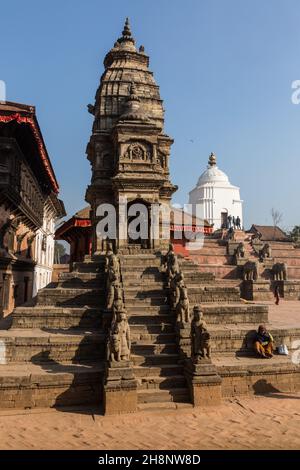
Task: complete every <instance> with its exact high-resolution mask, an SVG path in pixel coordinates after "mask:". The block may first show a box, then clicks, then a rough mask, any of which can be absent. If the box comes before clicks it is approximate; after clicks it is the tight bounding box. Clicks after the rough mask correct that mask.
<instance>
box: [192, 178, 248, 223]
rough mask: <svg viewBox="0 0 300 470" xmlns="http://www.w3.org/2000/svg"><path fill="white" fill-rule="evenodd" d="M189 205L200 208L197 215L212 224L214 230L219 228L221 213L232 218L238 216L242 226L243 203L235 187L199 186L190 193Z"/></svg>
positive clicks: (220, 185)
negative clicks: (195, 205)
mask: <svg viewBox="0 0 300 470" xmlns="http://www.w3.org/2000/svg"><path fill="white" fill-rule="evenodd" d="M189 203H190V204H193V205H194V204H197V205H199V206H200V212H199V214H201V216H202V217H203V218H204V219H206V220H207V221H208V222H209V223H210V224H214V229H215V230H217V229H219V228H221V213H222V212H227V214H228V215H231V216H234V217H237V216H239V217H240V219H241V226H243V207H242V205H243V202H242V201H241V199H240V190H239V188H238V187H236V186H232V185H222V184H221V183H220V184H219V185H212V184H206V185H203V186H199V187H197V188H195V189H193V190H192V191H191V192H190V198H189ZM202 214H203V215H202Z"/></svg>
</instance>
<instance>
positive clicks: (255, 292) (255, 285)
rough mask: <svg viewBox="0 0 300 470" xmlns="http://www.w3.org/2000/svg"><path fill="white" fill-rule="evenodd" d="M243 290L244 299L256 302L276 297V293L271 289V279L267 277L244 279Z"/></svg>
mask: <svg viewBox="0 0 300 470" xmlns="http://www.w3.org/2000/svg"><path fill="white" fill-rule="evenodd" d="M241 292H242V297H243V299H246V300H254V301H256V302H260V301H263V300H272V299H273V298H274V294H273V292H272V291H271V286H270V281H269V280H266V279H257V280H256V281H243V282H242V286H241Z"/></svg>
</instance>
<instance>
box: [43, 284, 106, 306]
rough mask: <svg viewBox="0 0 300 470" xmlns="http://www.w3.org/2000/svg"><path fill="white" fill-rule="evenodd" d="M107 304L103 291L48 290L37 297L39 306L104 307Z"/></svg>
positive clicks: (45, 289)
mask: <svg viewBox="0 0 300 470" xmlns="http://www.w3.org/2000/svg"><path fill="white" fill-rule="evenodd" d="M104 303H105V298H104V291H103V289H84V288H82V289H68V288H65V289H62V288H48V287H45V288H44V289H42V290H40V291H39V292H38V294H37V297H36V304H37V305H53V306H57V307H58V306H66V307H67V306H84V305H93V306H99V307H100V306H103V305H104Z"/></svg>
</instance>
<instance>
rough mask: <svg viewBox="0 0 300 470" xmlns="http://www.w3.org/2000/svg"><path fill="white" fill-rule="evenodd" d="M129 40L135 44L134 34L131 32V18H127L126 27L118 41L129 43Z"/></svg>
mask: <svg viewBox="0 0 300 470" xmlns="http://www.w3.org/2000/svg"><path fill="white" fill-rule="evenodd" d="M128 42H132V43H133V44H134V43H135V40H134V39H133V37H132V34H131V29H130V24H129V18H126V20H125V25H124V29H123V31H122V36H121V37H120V38H119V39H118V43H119V44H122V43H128Z"/></svg>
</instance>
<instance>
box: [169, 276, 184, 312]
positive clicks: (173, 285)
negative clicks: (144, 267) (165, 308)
mask: <svg viewBox="0 0 300 470" xmlns="http://www.w3.org/2000/svg"><path fill="white" fill-rule="evenodd" d="M181 286H184V276H183V273H181V272H179V273H177V274H175V276H174V277H173V278H172V279H171V281H170V304H171V307H172V308H173V309H174V308H176V305H177V304H178V302H179V298H180V287H181Z"/></svg>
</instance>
